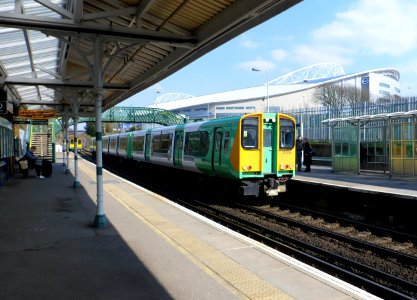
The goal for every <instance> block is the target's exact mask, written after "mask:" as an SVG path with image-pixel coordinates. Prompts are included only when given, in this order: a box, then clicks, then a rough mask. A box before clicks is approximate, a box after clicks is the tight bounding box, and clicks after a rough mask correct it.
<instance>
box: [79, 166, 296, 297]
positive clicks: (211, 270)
mask: <svg viewBox="0 0 417 300" xmlns="http://www.w3.org/2000/svg"><path fill="white" fill-rule="evenodd" d="M80 169H82V171H83V172H85V173H86V174H87V176H88V177H90V178H92V179H93V180H95V173H94V172H92V171H90V169H91V168H87V167H84V166H83V165H82V164H80ZM104 190H106V191H107V192H108V193H109V194H111V195H112V197H114V198H115V199H116V200H117V201H118V202H120V203H121V204H123V205H124V206H125V207H126V208H127V209H129V210H130V211H131V212H132V213H133V214H134V215H135V216H136V217H138V218H139V219H140V220H142V221H143V222H144V223H145V224H147V225H148V226H149V227H150V228H151V229H152V230H153V231H154V232H156V233H158V234H159V235H160V236H161V237H163V238H164V239H165V240H166V241H168V242H169V243H170V244H171V245H172V246H173V247H175V248H176V249H178V250H179V251H180V252H181V253H183V254H184V255H185V256H186V257H188V258H189V259H191V260H192V261H193V262H194V263H195V264H197V265H198V266H199V267H200V268H202V270H204V271H205V272H206V273H208V274H209V275H210V276H212V277H213V278H215V279H217V280H218V279H219V278H218V277H220V279H221V282H226V283H227V285H228V288H229V290H230V288H232V289H234V290H235V293H236V291H237V292H238V293H239V294H240V296H241V297H244V298H249V299H293V298H292V297H291V296H290V295H288V294H287V293H285V292H284V291H282V290H280V289H278V288H277V287H275V286H273V285H272V284H270V283H269V282H267V281H265V280H263V279H262V278H260V277H259V276H258V275H256V274H254V273H252V272H251V271H249V270H247V269H246V268H244V267H242V266H241V265H240V264H238V263H237V262H235V261H234V260H232V259H231V258H230V257H228V256H226V255H225V254H223V253H222V252H220V251H219V250H217V249H215V248H214V247H212V246H210V245H208V244H207V243H204V242H202V241H201V240H200V239H198V238H196V237H194V236H193V235H192V234H190V233H189V232H187V231H185V230H183V229H181V228H179V227H178V226H176V225H175V224H173V223H172V222H171V221H170V220H168V219H166V218H164V217H162V216H161V215H159V214H158V213H157V212H155V211H154V210H152V209H151V208H149V207H148V206H146V205H144V204H143V203H141V202H140V201H138V199H135V198H134V197H132V196H131V195H130V194H129V193H127V192H125V191H124V190H123V189H121V188H120V187H119V186H118V184H105V185H104ZM214 275H217V276H214ZM218 281H219V280H218ZM232 292H233V291H232Z"/></svg>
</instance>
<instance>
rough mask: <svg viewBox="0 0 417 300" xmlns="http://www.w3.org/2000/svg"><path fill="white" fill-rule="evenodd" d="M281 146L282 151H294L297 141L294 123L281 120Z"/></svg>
mask: <svg viewBox="0 0 417 300" xmlns="http://www.w3.org/2000/svg"><path fill="white" fill-rule="evenodd" d="M279 124H280V144H279V147H280V148H281V149H292V148H293V147H294V141H295V126H294V122H293V121H291V120H288V119H284V118H280V120H279Z"/></svg>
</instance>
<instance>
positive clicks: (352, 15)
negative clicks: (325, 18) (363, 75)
mask: <svg viewBox="0 0 417 300" xmlns="http://www.w3.org/2000/svg"><path fill="white" fill-rule="evenodd" d="M416 15H417V1H410V0H384V1H375V0H359V1H357V2H355V3H354V5H353V6H352V7H351V8H350V9H349V10H347V11H346V12H341V13H338V14H336V20H334V21H333V22H331V23H330V24H326V25H324V26H322V27H321V28H319V29H317V30H315V31H314V32H313V33H312V37H313V40H314V43H317V44H337V45H341V46H342V45H343V47H346V48H351V49H358V52H362V53H368V54H370V55H372V54H374V55H375V54H388V55H400V54H404V53H406V52H409V51H412V50H415V49H416V48H417V18H416V17H415V16H416Z"/></svg>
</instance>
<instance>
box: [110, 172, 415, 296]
mask: <svg viewBox="0 0 417 300" xmlns="http://www.w3.org/2000/svg"><path fill="white" fill-rule="evenodd" d="M111 171H112V172H115V173H117V174H118V175H120V176H123V177H126V174H123V172H121V171H120V170H117V169H113V168H111ZM127 177H128V178H127V179H128V180H131V181H133V182H135V183H138V184H140V185H142V186H146V188H148V189H150V190H152V191H154V192H157V193H159V194H161V195H163V196H165V197H167V198H169V199H170V200H172V201H175V202H177V203H180V204H181V205H183V206H185V207H188V208H189V209H192V210H194V211H196V212H198V213H199V214H202V215H205V216H206V217H208V218H210V219H212V220H214V221H216V222H218V223H220V224H223V225H224V226H227V227H229V228H231V229H234V230H236V231H238V232H240V233H242V234H245V235H247V236H249V237H251V238H253V239H256V240H258V241H261V242H262V243H264V244H267V245H268V246H270V247H272V248H275V249H277V250H279V251H281V252H283V253H286V254H287V255H290V256H292V257H295V258H297V259H299V260H301V261H303V262H305V263H307V264H309V265H312V266H314V267H316V268H318V269H321V270H323V271H325V272H327V273H329V274H332V275H334V276H336V277H338V278H341V279H343V280H345V281H347V282H350V283H352V284H354V285H355V286H359V287H361V288H363V289H364V290H367V291H368V292H370V293H373V294H375V295H377V296H380V297H382V298H386V299H415V298H416V296H417V257H416V256H413V255H408V254H406V253H402V252H400V251H395V250H393V249H387V248H386V247H381V246H378V245H375V244H372V243H369V242H366V241H363V240H360V239H355V238H352V237H348V236H346V235H345V234H342V233H341V232H340V228H338V229H339V232H337V230H335V228H336V227H338V226H335V225H328V226H327V227H328V228H326V229H323V228H318V227H317V226H314V225H312V224H308V222H307V223H304V222H300V221H296V220H294V219H292V220H291V218H289V217H288V216H287V217H284V216H279V215H278V214H276V213H272V212H271V211H266V210H269V209H266V208H265V207H263V208H262V207H261V208H255V207H250V206H246V205H221V204H211V205H210V204H207V203H206V202H202V201H199V200H198V199H197V200H195V199H193V198H194V197H193V196H192V194H184V191H182V192H180V193H178V189H172V188H171V189H168V190H162V188H161V187H158V186H155V185H150V183H149V182H143V181H142V180H139V179H138V178H135V177H132V176H127ZM174 186H175V184H174ZM212 202H213V203H214V202H216V201H212ZM287 215H290V216H291V213H289V214H287ZM295 215H297V213H296V214H293V216H295ZM299 215H300V214H299V213H298V216H299ZM304 219H313V218H311V217H308V216H307V217H306V216H304ZM313 223H314V222H313ZM319 223H321V222H319ZM381 230H382V229H381ZM342 231H343V230H342ZM345 231H349V230H346V229H345Z"/></svg>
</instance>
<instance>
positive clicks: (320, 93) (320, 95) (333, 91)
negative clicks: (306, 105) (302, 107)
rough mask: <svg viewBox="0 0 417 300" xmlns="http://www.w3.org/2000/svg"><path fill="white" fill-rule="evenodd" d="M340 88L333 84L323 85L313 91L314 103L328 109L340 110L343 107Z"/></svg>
mask: <svg viewBox="0 0 417 300" xmlns="http://www.w3.org/2000/svg"><path fill="white" fill-rule="evenodd" d="M342 94H343V93H342V88H341V86H339V85H335V84H323V85H321V86H319V87H317V88H316V90H315V91H314V98H315V101H317V102H318V103H320V104H321V105H323V106H326V107H328V108H329V109H334V110H340V109H342V108H343V107H344V106H345V103H344V101H343V98H342Z"/></svg>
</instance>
